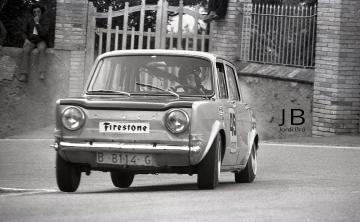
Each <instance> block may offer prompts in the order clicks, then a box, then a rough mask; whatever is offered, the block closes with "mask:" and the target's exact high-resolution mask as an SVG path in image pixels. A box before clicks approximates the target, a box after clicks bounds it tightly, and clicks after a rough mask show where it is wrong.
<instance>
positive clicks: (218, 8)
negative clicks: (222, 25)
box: [204, 0, 229, 22]
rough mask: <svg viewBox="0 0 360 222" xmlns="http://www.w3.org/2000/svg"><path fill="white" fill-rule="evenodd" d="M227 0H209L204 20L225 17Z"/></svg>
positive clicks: (208, 20) (209, 20)
mask: <svg viewBox="0 0 360 222" xmlns="http://www.w3.org/2000/svg"><path fill="white" fill-rule="evenodd" d="M228 2H229V0H209V4H208V11H209V12H208V14H207V15H206V16H205V18H204V22H211V21H212V20H217V19H221V18H223V17H225V15H226V11H227V6H228Z"/></svg>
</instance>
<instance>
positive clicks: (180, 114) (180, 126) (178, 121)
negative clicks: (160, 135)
mask: <svg viewBox="0 0 360 222" xmlns="http://www.w3.org/2000/svg"><path fill="white" fill-rule="evenodd" d="M189 122H190V119H189V116H188V114H187V113H186V112H185V111H183V110H180V109H174V110H170V111H169V112H168V113H167V114H166V116H165V125H166V128H167V129H168V130H169V131H170V132H172V133H182V132H184V131H185V130H186V129H187V128H188V126H189Z"/></svg>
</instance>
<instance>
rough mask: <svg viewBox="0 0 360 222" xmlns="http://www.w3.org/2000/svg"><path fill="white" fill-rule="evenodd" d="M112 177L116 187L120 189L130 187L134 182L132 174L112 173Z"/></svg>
mask: <svg viewBox="0 0 360 222" xmlns="http://www.w3.org/2000/svg"><path fill="white" fill-rule="evenodd" d="M110 176H111V181H112V183H113V184H114V186H115V187H119V188H126V187H129V186H130V185H131V184H132V182H133V180H134V174H132V173H124V172H118V171H112V172H110Z"/></svg>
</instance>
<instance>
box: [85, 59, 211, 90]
mask: <svg viewBox="0 0 360 222" xmlns="http://www.w3.org/2000/svg"><path fill="white" fill-rule="evenodd" d="M211 73H212V70H211V63H210V61H208V60H205V59H201V58H196V57H188V56H168V55H167V56H163V55H141V56H116V57H115V56H114V57H108V58H104V59H102V60H101V61H100V62H99V63H98V66H97V67H96V70H95V73H94V75H93V77H92V79H91V81H90V84H89V87H88V89H87V91H88V93H89V92H91V93H96V92H102V93H111V92H122V93H130V94H151V95H175V96H176V95H179V96H199V95H201V96H204V95H211V94H213V81H212V74H211ZM173 92H174V93H175V94H174V93H173Z"/></svg>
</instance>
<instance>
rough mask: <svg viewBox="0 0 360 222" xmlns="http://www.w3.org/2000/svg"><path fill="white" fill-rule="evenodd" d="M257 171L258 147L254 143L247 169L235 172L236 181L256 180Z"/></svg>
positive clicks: (247, 181)
mask: <svg viewBox="0 0 360 222" xmlns="http://www.w3.org/2000/svg"><path fill="white" fill-rule="evenodd" d="M256 173H257V149H256V147H255V145H253V147H252V149H251V153H250V156H249V159H248V162H247V164H246V167H245V169H243V170H242V171H240V172H236V173H235V182H236V183H251V182H253V181H254V179H255V177H256Z"/></svg>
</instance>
